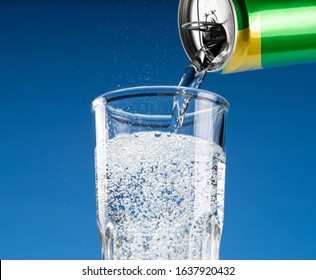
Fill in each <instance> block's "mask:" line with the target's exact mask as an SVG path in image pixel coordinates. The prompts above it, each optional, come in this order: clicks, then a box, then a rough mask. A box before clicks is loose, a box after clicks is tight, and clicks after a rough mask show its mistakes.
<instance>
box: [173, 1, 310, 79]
mask: <svg viewBox="0 0 316 280" xmlns="http://www.w3.org/2000/svg"><path fill="white" fill-rule="evenodd" d="M190 22H192V25H191V27H192V28H187V29H185V28H182V26H183V25H185V24H187V23H190ZM208 22H216V23H220V24H222V25H223V26H224V28H225V31H226V34H227V43H228V44H227V48H226V50H225V52H223V53H222V54H221V56H220V58H219V59H220V63H217V64H216V68H215V69H214V68H213V69H211V70H210V72H214V71H215V72H216V71H220V72H221V73H224V74H225V73H234V72H242V71H248V70H254V69H262V68H269V67H278V66H286V65H293V64H302V63H309V62H315V61H316V0H180V4H179V11H178V24H179V33H180V38H181V41H182V44H183V47H184V49H185V51H186V53H187V55H188V56H189V58H190V59H192V58H193V57H194V55H195V54H196V53H197V51H198V50H200V49H201V47H203V45H205V38H207V36H205V34H206V33H207V30H206V29H205V28H204V29H203V28H202V27H205V26H206V24H205V23H208ZM193 27H194V28H193Z"/></svg>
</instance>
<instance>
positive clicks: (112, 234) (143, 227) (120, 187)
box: [95, 132, 225, 259]
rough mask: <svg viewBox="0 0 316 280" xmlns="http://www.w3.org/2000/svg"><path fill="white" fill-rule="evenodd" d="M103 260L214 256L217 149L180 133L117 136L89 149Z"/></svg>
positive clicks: (218, 226) (219, 204)
mask: <svg viewBox="0 0 316 280" xmlns="http://www.w3.org/2000/svg"><path fill="white" fill-rule="evenodd" d="M95 155H96V167H97V173H96V174H97V211H98V223H99V231H100V235H101V243H102V248H103V257H104V258H105V259H217V258H218V250H219V242H220V236H221V230H222V224H223V207H224V185H225V184H224V180H225V154H224V152H223V150H222V148H221V147H220V146H218V145H216V144H214V143H210V142H208V141H205V140H202V139H199V138H196V137H193V136H187V135H181V134H171V133H161V132H141V133H137V134H130V135H120V136H118V137H116V138H113V139H110V140H108V141H107V142H106V143H101V144H99V145H98V146H97V148H96V154H95Z"/></svg>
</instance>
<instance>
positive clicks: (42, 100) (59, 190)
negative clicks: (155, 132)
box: [0, 0, 316, 259]
mask: <svg viewBox="0 0 316 280" xmlns="http://www.w3.org/2000/svg"><path fill="white" fill-rule="evenodd" d="M177 6H178V1H177V0H165V1H163V0H151V1H149V0H143V1H136V0H130V1H127V0H125V1H124V0H123V1H122V0H121V1H96V0H95V1H88V0H86V1H16V0H15V1H13V0H11V1H9V0H8V1H1V2H0V41H1V42H0V128H1V130H0V131H1V137H0V213H1V214H0V259H99V258H100V250H99V237H98V233H97V226H96V219H95V183H94V158H93V153H94V145H95V139H94V127H93V125H94V123H93V115H92V113H91V111H90V103H91V102H92V100H93V99H94V98H95V97H97V96H98V95H100V94H102V93H103V92H106V91H109V90H113V89H117V88H124V87H131V86H138V85H161V84H164V85H167V84H168V85H176V84H177V83H178V82H179V80H180V77H181V75H182V73H183V72H184V70H185V68H186V66H187V64H188V58H187V57H186V55H185V53H184V50H183V49H182V45H181V43H180V39H179V36H178V31H177ZM315 71H316V64H306V65H301V66H290V67H281V68H275V69H266V70H261V71H252V72H247V73H238V74H230V75H220V74H208V75H207V77H206V79H205V82H204V84H203V85H202V88H204V89H208V90H211V91H214V92H217V93H219V94H221V95H222V96H224V97H226V98H227V99H228V100H229V101H230V104H231V109H230V112H229V117H228V126H227V141H226V143H227V178H226V205H225V225H224V232H223V238H222V247H221V258H222V259H316V206H315V199H316V184H315V179H314V178H315V177H314V175H315V174H314V172H316V171H315V155H316V148H315V143H316V133H315V118H316V111H315V104H316V91H315Z"/></svg>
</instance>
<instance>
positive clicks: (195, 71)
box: [169, 23, 227, 133]
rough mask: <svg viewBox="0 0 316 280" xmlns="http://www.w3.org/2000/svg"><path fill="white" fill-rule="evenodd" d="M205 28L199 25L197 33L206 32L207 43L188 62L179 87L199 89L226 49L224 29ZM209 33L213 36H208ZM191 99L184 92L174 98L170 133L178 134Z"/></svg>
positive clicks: (220, 27)
mask: <svg viewBox="0 0 316 280" xmlns="http://www.w3.org/2000/svg"><path fill="white" fill-rule="evenodd" d="M188 26H190V23H188V24H186V27H185V28H188ZM192 26H193V25H192ZM207 26H208V30H207V31H205V29H204V27H203V24H201V27H200V29H199V31H201V32H202V31H203V32H204V33H206V32H207V36H208V40H209V41H208V43H206V44H205V45H204V46H203V47H202V48H201V49H200V50H199V51H198V52H197V53H196V55H195V56H194V58H193V59H192V61H191V62H190V64H189V66H188V67H187V69H186V71H185V72H184V74H183V76H182V78H181V80H180V83H179V85H178V86H179V87H189V88H196V89H198V88H200V86H201V84H202V83H203V80H204V78H205V76H206V73H207V71H208V70H212V69H214V68H215V66H216V62H215V58H216V57H217V56H218V55H219V54H221V53H222V52H223V51H225V49H227V38H226V32H225V29H224V27H223V26H222V25H221V24H214V26H213V27H212V28H211V29H209V26H210V25H209V23H208V24H207ZM194 28H196V27H194ZM195 30H196V29H195ZM214 30H215V32H214ZM210 32H212V34H214V35H213V36H210V34H209V33H210ZM210 38H211V39H210ZM191 98H192V96H190V95H187V94H185V92H182V93H180V94H179V95H176V96H175V97H174V99H173V104H172V114H171V121H170V127H169V131H170V133H178V132H179V130H180V129H181V127H182V124H183V120H184V117H185V114H186V111H187V109H188V107H189V104H190V99H191Z"/></svg>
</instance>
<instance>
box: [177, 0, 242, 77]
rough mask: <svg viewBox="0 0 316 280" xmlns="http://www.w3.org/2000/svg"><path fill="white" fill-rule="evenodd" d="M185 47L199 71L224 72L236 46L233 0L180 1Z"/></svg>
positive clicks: (182, 36)
mask: <svg viewBox="0 0 316 280" xmlns="http://www.w3.org/2000/svg"><path fill="white" fill-rule="evenodd" d="M178 24H179V33H180V37H181V41H182V45H183V47H184V49H185V51H186V53H187V55H188V57H189V58H190V60H192V62H193V64H194V65H195V67H196V68H198V69H200V70H205V69H207V71H209V72H215V71H219V70H221V69H223V68H224V67H225V66H226V64H227V63H228V62H229V60H230V58H231V56H232V54H233V51H234V49H235V44H236V38H235V37H236V34H237V32H236V30H237V27H236V22H235V10H234V8H233V4H232V3H231V0H180V4H179V11H178Z"/></svg>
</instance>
